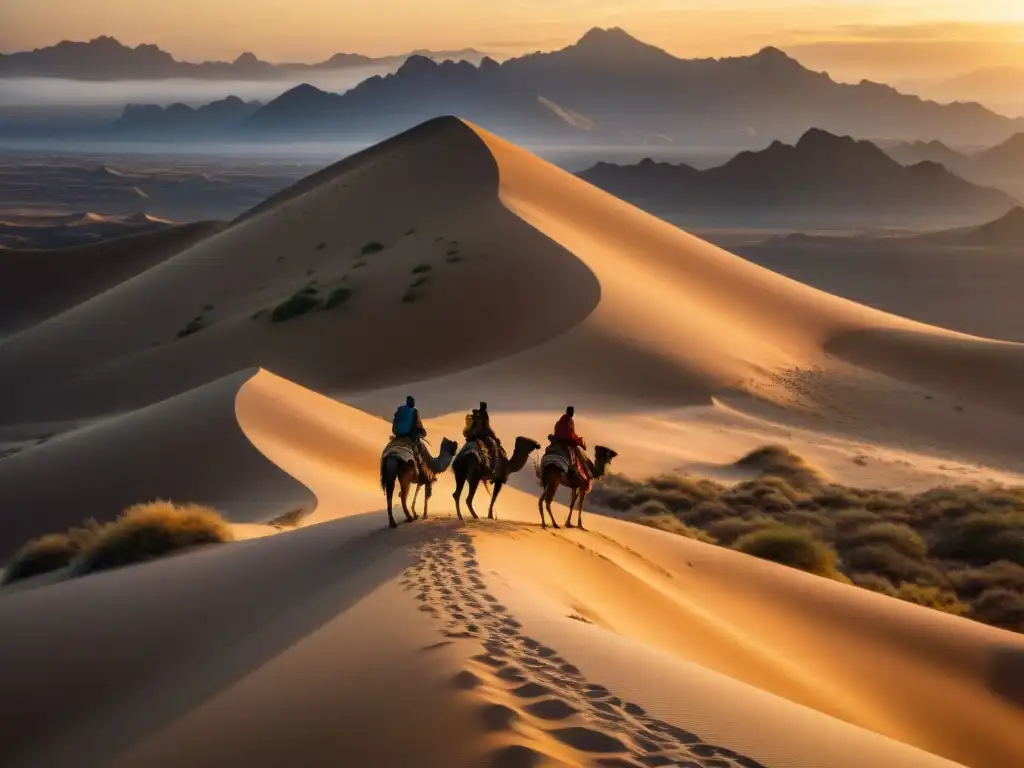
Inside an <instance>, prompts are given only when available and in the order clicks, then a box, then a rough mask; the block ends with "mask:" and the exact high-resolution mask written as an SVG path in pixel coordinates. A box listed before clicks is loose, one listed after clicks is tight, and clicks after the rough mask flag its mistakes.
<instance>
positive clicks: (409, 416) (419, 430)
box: [391, 396, 427, 458]
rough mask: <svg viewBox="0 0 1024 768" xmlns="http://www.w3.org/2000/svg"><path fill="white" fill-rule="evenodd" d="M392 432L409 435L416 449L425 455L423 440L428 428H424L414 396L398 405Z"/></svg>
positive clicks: (404, 435) (398, 434)
mask: <svg viewBox="0 0 1024 768" xmlns="http://www.w3.org/2000/svg"><path fill="white" fill-rule="evenodd" d="M391 432H392V434H393V435H394V436H395V437H407V438H409V439H410V440H412V442H413V444H414V445H415V446H416V450H417V451H419V453H420V455H421V456H423V454H424V449H423V443H422V442H421V441H422V440H423V438H425V437H426V436H427V430H426V429H424V428H423V422H422V421H421V420H420V412H419V410H418V409H417V408H416V400H415V399H413V397H412V396H409V397H407V398H405V404H404V405H400V406H398V408H397V409H396V410H395V416H394V418H393V419H392V420H391ZM424 458H426V457H424Z"/></svg>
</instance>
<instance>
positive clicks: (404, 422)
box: [391, 405, 416, 437]
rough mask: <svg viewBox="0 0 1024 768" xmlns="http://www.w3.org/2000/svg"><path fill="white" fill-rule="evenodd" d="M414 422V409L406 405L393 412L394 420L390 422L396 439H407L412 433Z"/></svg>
mask: <svg viewBox="0 0 1024 768" xmlns="http://www.w3.org/2000/svg"><path fill="white" fill-rule="evenodd" d="M415 422H416V409H415V408H410V407H409V406H408V405H400V406H398V410H397V411H395V419H394V421H392V423H391V427H392V429H393V430H394V432H395V435H397V436H398V437H407V436H408V435H409V434H410V433H411V432H412V428H413V425H414V424H415Z"/></svg>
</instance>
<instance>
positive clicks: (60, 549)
mask: <svg viewBox="0 0 1024 768" xmlns="http://www.w3.org/2000/svg"><path fill="white" fill-rule="evenodd" d="M100 529H101V527H100V526H99V525H98V524H97V523H96V521H95V520H89V521H87V522H85V523H83V524H82V526H80V527H76V528H71V529H70V530H68V531H67V532H66V533H48V534H46V535H45V536H40V537H39V538H37V539H32V540H31V541H28V542H26V543H25V544H24V545H23V546H22V547H21V549H19V550H18V551H17V552H15V553H14V555H13V556H12V557H11V559H10V561H9V562H8V563H7V567H6V568H5V569H4V574H3V578H2V579H0V586H2V585H5V584H11V583H13V582H16V581H21V580H22V579H28V578H31V577H33V576H39V575H40V574H43V573H50V572H51V571H56V570H59V569H61V568H66V567H67V566H68V565H70V564H71V563H72V561H74V559H75V558H76V557H78V556H79V555H80V554H81V553H82V550H83V549H85V548H86V547H88V546H90V545H91V544H92V543H93V542H94V541H95V539H96V537H97V535H98V534H99V531H100Z"/></svg>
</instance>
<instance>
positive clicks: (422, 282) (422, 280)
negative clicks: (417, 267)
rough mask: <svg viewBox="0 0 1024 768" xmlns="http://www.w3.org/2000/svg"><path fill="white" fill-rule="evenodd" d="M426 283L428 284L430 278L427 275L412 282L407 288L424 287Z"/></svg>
mask: <svg viewBox="0 0 1024 768" xmlns="http://www.w3.org/2000/svg"><path fill="white" fill-rule="evenodd" d="M428 282H430V277H429V276H428V275H422V276H420V277H417V278H416V279H415V280H413V281H412V283H410V284H409V287H410V288H419V287H420V286H423V285H426V284H427V283H428Z"/></svg>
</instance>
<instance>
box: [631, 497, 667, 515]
mask: <svg viewBox="0 0 1024 768" xmlns="http://www.w3.org/2000/svg"><path fill="white" fill-rule="evenodd" d="M636 511H637V513H638V514H640V515H662V516H664V515H668V514H670V513H669V510H668V507H666V506H665V505H664V504H662V503H661V502H660V501H657V500H655V499H648V500H647V501H645V502H644V503H643V504H641V505H640V506H639V507H638V508H637V510H636Z"/></svg>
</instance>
